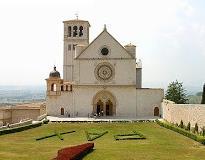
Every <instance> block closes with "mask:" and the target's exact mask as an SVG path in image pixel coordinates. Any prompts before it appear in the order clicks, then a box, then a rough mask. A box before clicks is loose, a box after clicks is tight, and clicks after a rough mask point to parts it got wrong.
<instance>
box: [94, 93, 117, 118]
mask: <svg viewBox="0 0 205 160" xmlns="http://www.w3.org/2000/svg"><path fill="white" fill-rule="evenodd" d="M115 103H116V102H115V98H114V96H113V95H112V94H111V93H110V92H108V91H101V92H98V93H97V94H96V95H95V96H94V99H93V114H94V115H97V116H114V115H115V113H116V107H115V106H116V104H115Z"/></svg>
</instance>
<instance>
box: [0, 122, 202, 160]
mask: <svg viewBox="0 0 205 160" xmlns="http://www.w3.org/2000/svg"><path fill="white" fill-rule="evenodd" d="M54 130H56V131H69V130H75V131H76V132H75V133H71V134H66V135H62V136H63V137H64V141H61V140H59V139H58V138H57V137H52V138H48V139H44V140H40V141H36V140H35V138H37V137H41V136H44V135H48V134H50V133H53V131H54ZM85 130H87V131H96V132H97V131H99V132H101V131H108V133H107V134H105V135H104V136H102V137H101V138H99V139H96V140H94V143H95V149H94V151H93V152H91V153H90V154H88V155H87V156H86V157H85V158H84V159H85V160H105V159H106V160H141V159H143V160H180V159H183V160H203V159H205V146H203V145H201V144H199V143H197V142H195V141H193V140H191V139H189V138H187V137H184V136H182V135H180V134H178V133H175V132H173V131H170V130H168V129H165V128H162V127H160V126H159V125H157V124H156V123H151V122H150V123H91V124H90V123H49V124H48V125H43V126H41V127H38V128H34V129H30V130H27V131H23V132H19V133H14V134H9V135H3V136H0V160H50V159H52V158H54V157H55V156H56V154H57V150H58V149H61V148H63V147H68V146H70V145H77V144H81V143H85V142H87V139H86V136H85ZM133 130H135V131H138V132H140V133H142V134H143V135H144V136H145V137H146V138H147V139H145V140H123V141H115V140H114V137H113V135H115V134H126V133H132V131H133Z"/></svg>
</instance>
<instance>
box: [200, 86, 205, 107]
mask: <svg viewBox="0 0 205 160" xmlns="http://www.w3.org/2000/svg"><path fill="white" fill-rule="evenodd" d="M201 104H205V84H204V86H203V93H202V100H201Z"/></svg>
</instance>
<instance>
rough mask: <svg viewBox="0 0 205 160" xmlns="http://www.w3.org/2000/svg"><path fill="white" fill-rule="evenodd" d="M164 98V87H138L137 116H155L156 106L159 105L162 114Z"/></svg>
mask: <svg viewBox="0 0 205 160" xmlns="http://www.w3.org/2000/svg"><path fill="white" fill-rule="evenodd" d="M163 98H164V90H163V89H153V88H140V89H136V100H137V116H139V117H140V116H154V108H155V107H159V110H160V112H159V113H160V114H161V102H162V101H163Z"/></svg>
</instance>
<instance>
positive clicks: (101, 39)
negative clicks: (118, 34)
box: [76, 29, 134, 59]
mask: <svg viewBox="0 0 205 160" xmlns="http://www.w3.org/2000/svg"><path fill="white" fill-rule="evenodd" d="M103 46H107V47H108V48H109V49H110V54H109V55H108V56H106V58H108V59H109V58H133V59H134V57H133V56H132V55H131V54H130V53H129V52H127V50H126V49H125V48H124V47H123V46H122V45H121V44H120V43H119V42H118V41H117V40H116V39H115V38H114V37H113V36H112V35H111V34H110V33H108V32H107V30H106V29H104V30H103V31H102V32H101V33H100V34H99V35H98V36H97V37H96V38H95V39H94V40H93V41H92V42H91V43H90V44H89V45H88V46H87V47H86V48H85V49H84V50H83V51H82V52H81V53H80V54H79V55H78V56H77V57H76V59H84V58H85V59H87V58H102V57H103V56H102V55H101V54H100V48H102V47H103Z"/></svg>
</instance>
